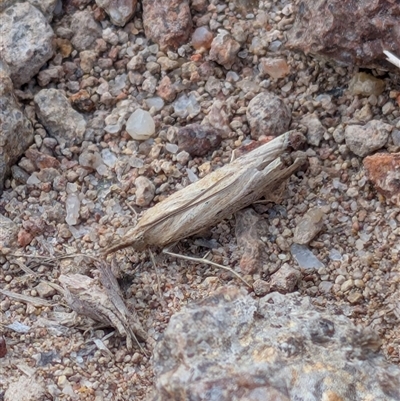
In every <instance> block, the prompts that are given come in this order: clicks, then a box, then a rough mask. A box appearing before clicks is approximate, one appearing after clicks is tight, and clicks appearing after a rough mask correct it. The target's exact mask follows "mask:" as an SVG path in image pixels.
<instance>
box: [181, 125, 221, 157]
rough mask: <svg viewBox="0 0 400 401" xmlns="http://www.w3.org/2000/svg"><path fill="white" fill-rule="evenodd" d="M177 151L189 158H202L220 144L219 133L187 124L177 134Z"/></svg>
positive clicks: (203, 126) (212, 129) (211, 129)
mask: <svg viewBox="0 0 400 401" xmlns="http://www.w3.org/2000/svg"><path fill="white" fill-rule="evenodd" d="M177 137H178V146H179V150H180V151H182V150H184V151H186V152H188V153H189V154H190V155H191V156H204V155H206V154H207V153H209V152H210V151H211V150H212V149H215V148H216V147H218V145H219V144H220V143H221V140H222V138H221V135H220V133H219V132H218V131H217V130H216V129H215V128H213V127H210V126H207V125H200V124H189V125H186V126H185V127H182V128H180V129H179V131H178V133H177Z"/></svg>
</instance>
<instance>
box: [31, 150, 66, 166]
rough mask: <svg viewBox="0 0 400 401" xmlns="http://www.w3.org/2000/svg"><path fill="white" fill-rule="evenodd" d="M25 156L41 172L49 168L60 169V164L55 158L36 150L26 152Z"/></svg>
mask: <svg viewBox="0 0 400 401" xmlns="http://www.w3.org/2000/svg"><path fill="white" fill-rule="evenodd" d="M25 156H26V157H27V158H28V159H29V160H30V161H31V162H32V163H34V164H35V166H36V167H37V168H38V169H39V170H41V169H42V168H49V167H54V168H58V167H59V166H60V162H59V161H58V160H57V159H56V158H55V157H53V156H50V155H46V154H45V153H42V152H39V151H38V150H36V149H32V148H30V149H28V150H27V151H26V152H25Z"/></svg>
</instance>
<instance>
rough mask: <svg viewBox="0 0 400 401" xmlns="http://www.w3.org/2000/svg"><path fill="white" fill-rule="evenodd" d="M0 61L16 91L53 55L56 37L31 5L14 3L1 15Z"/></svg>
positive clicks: (40, 14) (43, 18)
mask: <svg viewBox="0 0 400 401" xmlns="http://www.w3.org/2000/svg"><path fill="white" fill-rule="evenodd" d="M0 21H1V23H0V38H1V40H0V57H1V58H2V59H3V60H4V61H5V62H6V63H7V64H8V66H9V67H10V72H11V75H10V76H11V79H12V81H13V83H14V86H15V87H20V86H21V85H23V84H25V83H27V82H29V81H30V80H31V78H32V77H34V76H35V75H36V74H37V73H38V72H39V70H40V68H41V67H42V66H43V65H44V64H45V63H46V61H47V60H49V59H50V58H51V57H52V56H53V54H54V45H55V42H54V40H55V36H54V32H53V30H52V29H51V26H50V25H49V23H48V22H47V20H46V18H45V17H44V16H43V14H42V13H41V12H40V11H39V10H38V9H37V8H36V7H34V6H32V5H31V4H30V3H16V4H14V5H12V6H11V7H8V8H7V9H6V10H4V11H3V12H2V13H1V15H0Z"/></svg>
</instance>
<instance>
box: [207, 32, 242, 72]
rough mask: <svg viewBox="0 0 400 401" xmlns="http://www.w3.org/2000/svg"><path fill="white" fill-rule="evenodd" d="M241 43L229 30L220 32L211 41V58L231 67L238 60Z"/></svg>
mask: <svg viewBox="0 0 400 401" xmlns="http://www.w3.org/2000/svg"><path fill="white" fill-rule="evenodd" d="M239 49H240V44H239V43H238V42H237V41H236V40H235V39H233V37H232V36H231V35H229V34H228V33H227V32H222V33H219V34H218V35H217V36H216V37H215V38H214V40H213V41H212V43H211V50H210V60H213V61H215V62H217V63H218V64H221V65H222V66H224V67H225V68H227V69H230V68H231V67H232V65H233V64H234V62H235V61H236V55H237V54H238V51H239Z"/></svg>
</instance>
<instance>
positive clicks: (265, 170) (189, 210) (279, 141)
mask: <svg viewBox="0 0 400 401" xmlns="http://www.w3.org/2000/svg"><path fill="white" fill-rule="evenodd" d="M291 139H292V138H291V133H290V132H288V133H286V134H284V135H281V136H279V137H277V138H275V139H274V140H272V141H271V142H269V143H267V144H265V145H263V146H260V147H259V148H257V149H254V150H253V151H252V152H249V153H248V154H246V155H244V156H242V157H239V158H238V159H236V160H235V161H234V162H232V163H230V164H227V165H225V166H223V167H221V168H220V169H218V170H216V171H214V172H213V173H211V174H208V175H207V176H206V177H204V178H202V179H201V180H199V181H197V182H195V183H193V184H191V185H189V186H187V187H186V188H184V189H182V190H180V191H178V192H176V193H174V194H173V195H171V196H170V197H168V198H167V199H165V200H164V201H162V202H160V203H158V204H157V205H155V206H154V207H152V208H150V209H148V210H147V211H145V212H144V214H143V216H142V218H141V219H140V221H139V223H138V224H137V225H136V227H133V228H131V229H129V230H128V231H127V233H126V234H125V235H124V236H123V237H122V238H121V239H120V240H119V241H117V242H115V243H114V244H112V245H111V246H110V247H109V248H107V249H105V251H104V255H108V254H109V253H111V252H115V251H118V250H120V249H123V248H126V247H129V246H132V247H133V248H134V249H136V250H143V249H145V248H147V247H164V246H166V245H168V244H171V243H174V242H176V241H179V240H181V239H183V238H187V237H190V236H192V235H193V234H196V233H198V232H201V231H202V230H205V229H207V228H209V227H211V226H214V225H215V224H216V223H218V222H220V221H221V220H223V219H225V218H226V217H228V216H230V215H232V214H234V213H236V212H237V211H238V210H241V209H243V208H245V207H246V206H249V205H251V204H252V203H253V202H255V201H257V200H259V199H260V198H262V197H263V196H264V195H265V194H268V193H273V192H274V191H275V190H276V189H277V188H278V187H279V186H281V184H282V182H283V181H285V180H286V179H287V178H288V177H290V176H291V175H292V173H293V172H294V171H296V170H297V169H298V168H299V167H300V166H301V165H302V164H303V163H304V161H305V158H297V159H296V160H295V161H294V162H293V163H291V164H289V165H288V166H287V165H285V164H284V162H283V160H281V157H280V156H282V155H283V153H284V151H285V150H286V149H287V148H288V147H289V145H290V142H291Z"/></svg>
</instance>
